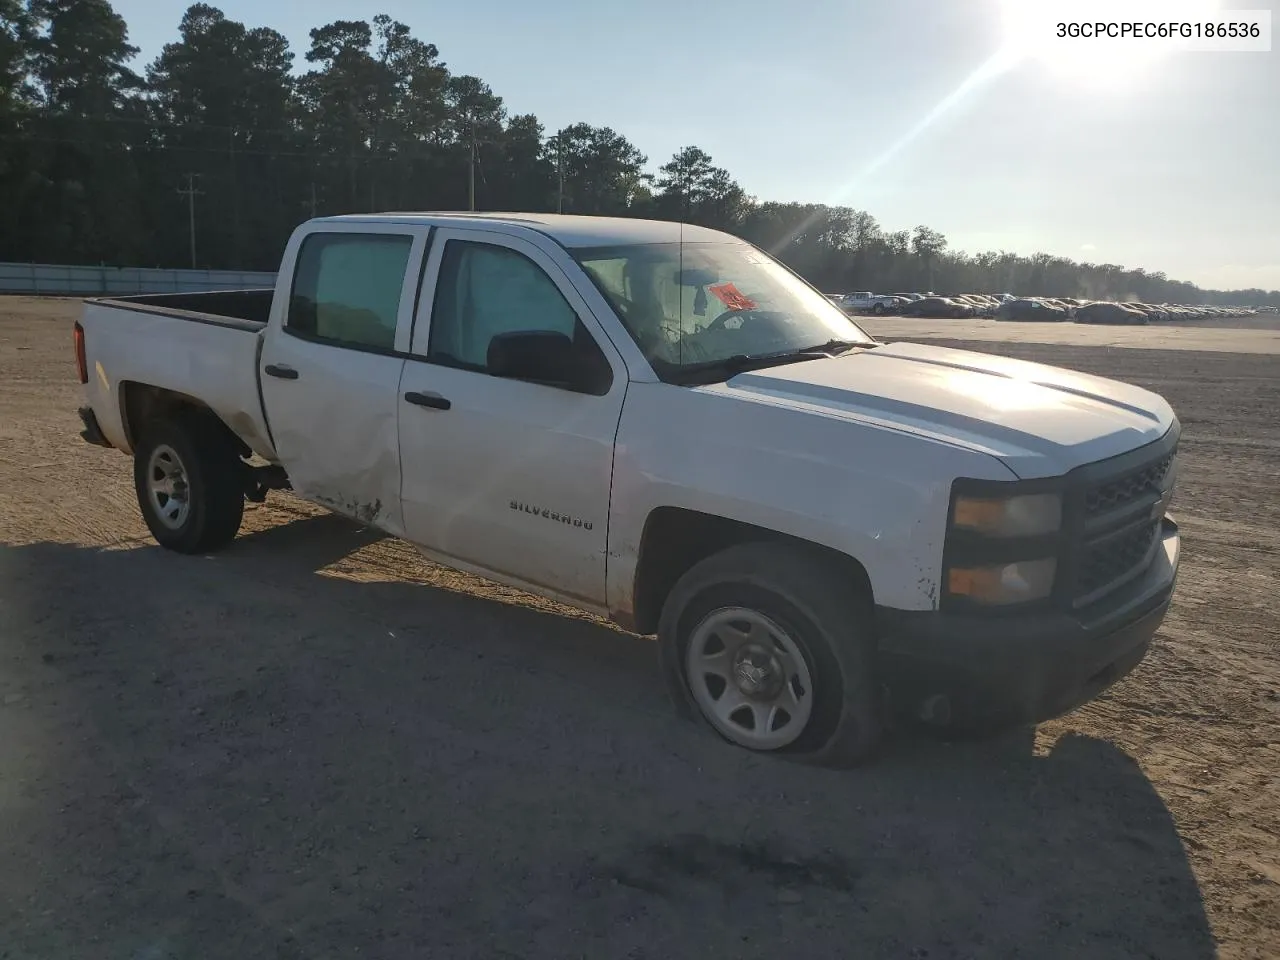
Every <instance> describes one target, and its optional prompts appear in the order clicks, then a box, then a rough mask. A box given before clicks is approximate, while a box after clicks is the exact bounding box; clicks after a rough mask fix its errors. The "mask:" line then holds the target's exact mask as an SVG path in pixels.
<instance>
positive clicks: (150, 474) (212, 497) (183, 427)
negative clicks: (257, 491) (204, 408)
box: [133, 411, 244, 553]
mask: <svg viewBox="0 0 1280 960" xmlns="http://www.w3.org/2000/svg"><path fill="white" fill-rule="evenodd" d="M224 429H225V428H223V427H222V425H221V424H219V423H216V422H214V421H212V420H210V419H209V418H208V416H207V415H202V414H200V413H198V412H195V411H192V412H190V413H183V414H179V415H177V416H175V417H173V418H172V419H166V420H158V421H156V422H154V423H152V424H150V425H148V427H147V428H146V430H145V432H144V434H143V436H142V440H141V441H140V442H139V444H138V446H137V448H136V449H135V450H134V454H133V457H134V459H133V480H134V487H135V490H136V492H137V495H138V506H139V508H140V509H141V510H142V516H143V519H144V520H146V522H147V528H148V529H149V530H150V531H151V535H152V536H153V537H155V539H156V542H157V543H159V544H160V546H162V547H166V548H168V549H170V550H175V551H177V552H178V553H208V552H210V551H212V550H217V549H218V548H220V547H223V546H225V545H226V544H228V543H230V542H231V541H232V540H234V539H235V536H236V533H237V532H239V530H240V521H241V519H242V517H243V514H244V476H243V469H244V463H243V461H242V460H241V459H240V457H239V455H238V454H237V453H236V451H235V449H234V448H233V447H232V445H231V443H230V442H229V441H228V440H227V437H226V435H225V433H224V432H223V431H224Z"/></svg>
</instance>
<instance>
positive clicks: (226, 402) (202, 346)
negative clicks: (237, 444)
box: [80, 301, 275, 460]
mask: <svg viewBox="0 0 1280 960" xmlns="http://www.w3.org/2000/svg"><path fill="white" fill-rule="evenodd" d="M80 323H81V326H82V327H83V328H84V340H85V359H86V365H87V368H88V373H89V382H88V383H87V384H86V385H85V387H84V391H85V398H86V401H87V402H88V403H89V405H90V406H92V407H93V412H94V413H95V414H96V415H97V418H98V423H99V425H100V426H101V427H102V432H103V434H104V435H105V436H106V438H107V439H108V440H110V441H111V444H112V446H114V447H116V448H117V449H119V450H121V451H123V452H125V453H127V454H131V453H132V452H133V446H132V442H131V438H130V436H129V431H128V429H127V427H126V424H125V408H124V385H125V384H128V383H138V384H146V385H149V386H154V387H161V388H163V389H166V390H172V391H174V392H176V393H180V394H183V395H185V396H188V397H192V398H194V399H195V400H198V401H200V402H201V403H203V404H205V405H206V406H208V407H209V408H210V409H212V410H213V412H214V413H216V414H217V415H218V416H219V417H220V418H221V419H222V421H223V422H224V423H225V424H226V425H227V426H228V427H230V428H231V429H232V430H233V431H234V432H235V433H236V434H237V435H238V436H239V437H240V438H241V439H242V440H244V442H245V443H247V444H248V445H249V447H250V448H251V449H252V450H253V451H254V452H255V453H257V454H259V455H260V456H263V457H265V458H267V459H268V460H273V459H274V458H275V451H274V450H273V448H272V445H271V440H270V434H269V432H268V430H267V424H266V422H265V420H264V418H263V414H262V403H261V400H260V397H259V393H258V378H257V359H258V349H259V342H260V339H261V331H262V329H263V326H262V325H261V324H254V323H250V322H229V323H227V324H225V325H224V324H218V323H213V322H201V321H199V320H196V319H188V318H184V317H181V316H175V315H169V314H166V313H164V312H157V311H143V310H139V309H130V308H127V307H125V306H114V305H111V304H108V303H103V302H94V301H88V302H86V303H85V305H84V310H83V312H82V314H81V318H80Z"/></svg>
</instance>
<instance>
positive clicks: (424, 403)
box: [404, 393, 453, 410]
mask: <svg viewBox="0 0 1280 960" xmlns="http://www.w3.org/2000/svg"><path fill="white" fill-rule="evenodd" d="M404 398H405V400H407V401H408V402H409V403H412V404H414V405H415V406H418V407H430V408H431V409H432V410H448V409H449V408H450V407H452V406H453V404H452V403H450V402H449V401H448V400H446V399H445V398H444V397H442V396H440V394H438V393H406V394H405V395H404Z"/></svg>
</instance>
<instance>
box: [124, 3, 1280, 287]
mask: <svg viewBox="0 0 1280 960" xmlns="http://www.w3.org/2000/svg"><path fill="white" fill-rule="evenodd" d="M1127 2H1130V3H1132V4H1136V5H1138V8H1139V10H1140V12H1142V13H1150V14H1154V16H1152V19H1155V20H1159V21H1166V20H1169V19H1174V18H1175V17H1174V13H1175V10H1178V9H1182V8H1185V7H1186V6H1187V5H1188V4H1190V5H1193V6H1196V7H1198V8H1200V9H1204V8H1206V7H1213V6H1218V5H1222V6H1231V7H1239V8H1243V9H1250V10H1270V11H1272V13H1273V18H1274V19H1275V20H1276V21H1277V22H1280V14H1277V13H1276V11H1277V9H1280V0H1226V3H1224V4H1217V3H1215V2H1214V0H1127ZM113 3H114V6H115V8H116V10H117V11H118V12H119V13H120V14H121V15H122V16H123V17H124V18H125V20H126V21H127V22H128V24H129V32H130V40H131V42H133V43H134V44H135V45H136V46H138V47H140V48H141V50H142V53H141V54H140V55H139V58H138V60H139V61H140V63H146V62H149V61H150V60H151V59H153V58H154V57H155V56H156V54H158V53H159V52H160V49H161V48H162V47H163V45H164V44H165V43H166V42H169V41H171V40H173V39H176V36H177V26H178V22H179V20H180V19H181V17H182V13H183V11H184V10H185V8H186V6H187V3H186V2H184V0H113ZM1014 3H1022V4H1026V3H1036V4H1039V7H1038V9H1040V10H1045V9H1046V5H1047V6H1048V7H1049V8H1052V7H1053V5H1054V4H1055V3H1056V4H1058V5H1059V7H1060V8H1061V7H1065V8H1066V9H1071V8H1072V7H1071V5H1070V4H1067V3H1065V0H874V2H873V0H803V2H792V3H780V2H778V0H647V2H645V3H643V4H639V3H637V2H635V0H539V2H536V3H534V2H530V0H469V2H468V3H466V4H463V3H459V2H457V0H450V2H442V0H309V2H307V3H298V2H296V0H222V2H221V3H220V4H218V3H215V5H216V6H218V7H219V8H220V9H221V10H222V11H223V12H224V13H226V15H227V16H228V17H230V18H232V19H235V20H239V21H241V22H243V23H245V24H247V25H249V26H270V27H273V28H275V29H277V30H279V31H280V32H281V33H283V34H284V35H285V36H286V37H288V39H289V40H290V42H291V45H292V48H293V50H294V52H295V53H296V55H297V63H298V66H299V69H304V68H305V67H306V64H305V61H304V60H303V54H304V53H305V52H306V50H307V48H308V46H309V44H310V41H309V36H308V32H309V30H310V29H311V28H312V27H314V26H319V25H321V24H324V23H328V22H331V21H333V20H339V19H344V20H353V19H372V18H373V17H374V16H375V15H376V14H378V13H384V12H385V13H387V14H389V15H391V16H392V17H393V18H395V19H397V20H400V21H402V22H404V23H406V24H408V25H409V27H410V28H411V29H412V32H413V34H414V35H415V36H417V37H419V38H420V39H423V40H426V41H429V42H431V43H434V44H435V45H436V46H437V47H438V48H439V50H440V56H441V59H442V60H443V61H444V62H445V63H446V64H447V65H448V67H449V69H450V70H451V71H453V72H454V73H469V74H474V75H476V76H479V77H481V78H482V79H483V80H485V81H486V82H488V83H489V84H490V85H491V86H492V87H493V89H494V92H495V93H497V94H499V95H500V96H502V97H503V98H504V100H505V103H506V106H507V109H508V111H509V112H510V113H511V114H517V113H534V114H537V116H538V117H539V119H540V120H541V121H542V122H543V124H544V125H545V126H546V128H547V129H548V130H549V131H551V130H555V129H558V128H560V127H562V126H565V125H567V124H569V123H574V122H578V121H585V122H587V123H592V124H596V125H601V126H611V127H613V128H614V129H616V130H618V131H619V132H620V133H622V134H624V135H625V136H627V137H628V138H629V139H630V140H631V141H632V142H633V143H634V144H636V146H638V147H639V148H640V149H641V150H642V151H643V152H644V153H645V154H646V155H647V156H648V157H649V163H650V167H651V168H652V169H655V170H656V168H657V166H659V165H660V164H662V163H664V162H665V161H666V160H667V159H668V158H669V157H670V156H671V155H672V154H674V153H675V152H676V151H677V150H678V149H680V148H681V147H683V146H686V145H689V144H696V145H698V146H700V147H702V148H703V149H704V150H706V151H707V152H708V153H710V154H711V156H712V157H713V159H714V160H715V162H716V163H717V164H718V165H720V166H723V167H726V168H727V169H728V170H729V172H730V173H731V174H733V176H734V177H735V178H736V179H737V180H738V182H739V183H741V184H742V186H743V187H744V188H745V189H746V190H747V192H748V193H750V194H752V195H753V196H755V197H757V198H758V199H760V200H781V201H788V200H794V201H800V202H812V203H831V204H841V205H847V206H852V207H855V208H857V209H861V210H866V211H868V212H870V213H871V214H872V215H873V216H875V217H876V218H877V219H878V220H879V221H880V223H881V225H882V226H883V227H884V228H885V229H886V230H899V229H908V228H911V227H914V226H915V225H916V224H926V225H928V226H931V227H933V228H935V229H938V230H940V231H942V232H943V233H944V234H945V235H946V236H947V238H948V240H949V242H950V245H951V247H952V248H953V249H957V250H965V251H968V252H970V253H975V252H979V251H982V250H1010V251H1014V252H1017V253H1023V254H1029V253H1035V252H1040V251H1043V252H1046V253H1051V254H1055V255H1060V256H1067V257H1071V258H1072V259H1075V260H1081V261H1090V262H1095V263H1118V264H1123V265H1125V266H1127V267H1144V268H1146V269H1149V270H1163V271H1164V272H1165V273H1166V274H1167V275H1168V276H1169V277H1171V278H1174V279H1179V280H1190V281H1192V282H1194V283H1197V284H1199V285H1201V286H1203V287H1210V288H1216V289H1234V288H1243V287H1254V286H1257V287H1263V288H1265V289H1280V50H1276V51H1272V52H1258V53H1243V52H1229V53H1227V52H1173V53H1168V54H1166V55H1163V56H1150V55H1148V51H1150V50H1151V49H1152V48H1151V47H1150V46H1140V44H1141V41H1127V42H1126V41H1119V45H1117V44H1115V43H1113V44H1112V46H1111V47H1110V50H1109V51H1106V50H1102V51H1101V52H1100V48H1099V47H1098V46H1097V44H1096V41H1095V42H1090V41H1064V42H1061V43H1059V44H1058V45H1057V46H1053V47H1049V46H1046V44H1045V42H1044V41H1045V40H1046V39H1047V38H1046V37H1045V36H1044V33H1045V30H1047V29H1051V24H1050V21H1044V22H1043V23H1041V22H1039V21H1038V22H1037V24H1036V28H1035V29H1031V28H1028V27H1026V26H1022V27H1019V24H1020V22H1021V21H1020V20H1019V19H1018V17H1017V12H1018V10H1020V9H1021V10H1025V9H1027V8H1025V7H1021V8H1018V7H1013V6H1012V4H1014ZM1142 8H1145V9H1142ZM1076 9H1077V10H1078V6H1077V7H1076ZM1184 12H1187V15H1188V16H1193V15H1194V13H1195V12H1196V11H1194V10H1193V11H1184ZM1049 13H1050V14H1052V13H1053V10H1052V9H1049ZM1071 19H1078V16H1077V17H1072V18H1071ZM1050 20H1052V17H1050Z"/></svg>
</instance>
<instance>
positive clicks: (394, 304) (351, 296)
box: [285, 233, 413, 350]
mask: <svg viewBox="0 0 1280 960" xmlns="http://www.w3.org/2000/svg"><path fill="white" fill-rule="evenodd" d="M412 247H413V237H410V236H400V235H395V234H387V233H314V234H312V235H311V236H309V237H307V239H306V240H304V241H303V242H302V249H301V250H300V251H299V252H298V264H297V267H296V269H295V271H294V276H293V295H292V297H291V298H290V300H289V315H288V317H287V318H286V319H285V327H286V329H289V330H292V331H294V332H296V333H300V334H302V335H304V336H312V337H321V338H323V339H325V340H332V341H333V342H335V343H339V344H349V345H351V346H357V347H376V348H379V349H383V350H390V349H392V348H393V347H394V346H395V339H396V314H397V313H399V311H400V293H401V290H402V289H403V288H404V274H405V270H406V269H407V268H408V266H409V251H410V249H411V248H412Z"/></svg>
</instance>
